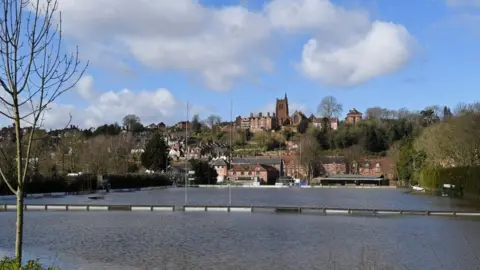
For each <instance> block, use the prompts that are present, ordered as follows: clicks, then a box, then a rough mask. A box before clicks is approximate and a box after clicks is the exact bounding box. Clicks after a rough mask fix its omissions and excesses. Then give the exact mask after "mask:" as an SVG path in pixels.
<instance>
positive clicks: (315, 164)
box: [298, 134, 322, 180]
mask: <svg viewBox="0 0 480 270" xmlns="http://www.w3.org/2000/svg"><path fill="white" fill-rule="evenodd" d="M299 147H300V148H301V152H300V151H299V152H298V155H299V157H298V158H299V161H300V164H301V165H302V166H303V167H304V168H305V171H306V174H307V175H306V176H307V178H308V179H310V180H311V179H312V178H313V177H315V175H316V172H318V171H319V170H320V166H321V158H322V155H321V147H320V145H319V144H318V142H317V140H316V138H315V137H313V136H312V135H311V134H305V135H303V136H302V138H301V139H300V142H299ZM300 153H301V154H300Z"/></svg>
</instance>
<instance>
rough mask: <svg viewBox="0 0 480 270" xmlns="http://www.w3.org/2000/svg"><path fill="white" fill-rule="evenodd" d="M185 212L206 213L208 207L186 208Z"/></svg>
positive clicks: (184, 208)
mask: <svg viewBox="0 0 480 270" xmlns="http://www.w3.org/2000/svg"><path fill="white" fill-rule="evenodd" d="M183 210H184V211H185V212H205V211H207V207H206V206H184V207H183Z"/></svg>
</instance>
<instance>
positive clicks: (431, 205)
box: [0, 188, 475, 210]
mask: <svg viewBox="0 0 480 270" xmlns="http://www.w3.org/2000/svg"><path fill="white" fill-rule="evenodd" d="M26 202H27V203H33V204H47V203H58V204H132V205H151V204H155V205H160V204H168V205H183V204H184V203H185V197H184V189H183V188H177V189H173V188H172V189H163V190H151V191H141V192H132V193H110V194H108V195H106V196H105V200H90V199H88V196H66V197H63V198H39V199H27V200H26ZM228 202H229V192H228V189H227V188H191V189H189V190H188V203H189V204H200V205H218V204H224V205H227V204H228ZM0 203H14V200H11V199H6V198H0ZM232 205H278V206H324V207H346V208H376V209H382V208H383V209H385V208H394V209H405V210H410V209H413V210H426V209H428V210H458V209H459V208H464V210H467V209H472V210H473V209H475V208H474V207H472V206H470V205H469V204H468V203H467V202H466V201H462V200H458V199H450V198H446V197H438V196H425V195H414V194H410V193H407V192H406V191H405V190H401V189H299V188H291V189H255V188H252V189H247V188H232Z"/></svg>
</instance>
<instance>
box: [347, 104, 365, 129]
mask: <svg viewBox="0 0 480 270" xmlns="http://www.w3.org/2000/svg"><path fill="white" fill-rule="evenodd" d="M361 120H362V113H361V112H359V111H357V109H355V108H353V109H351V110H350V111H349V112H348V113H347V117H346V118H345V124H350V125H355V124H358V122H360V121H361Z"/></svg>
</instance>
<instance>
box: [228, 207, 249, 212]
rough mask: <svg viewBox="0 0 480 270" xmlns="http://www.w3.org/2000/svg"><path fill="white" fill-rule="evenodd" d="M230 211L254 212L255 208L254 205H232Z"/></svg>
mask: <svg viewBox="0 0 480 270" xmlns="http://www.w3.org/2000/svg"><path fill="white" fill-rule="evenodd" d="M229 211H230V212H252V211H253V208H252V207H238V206H230V207H229Z"/></svg>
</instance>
